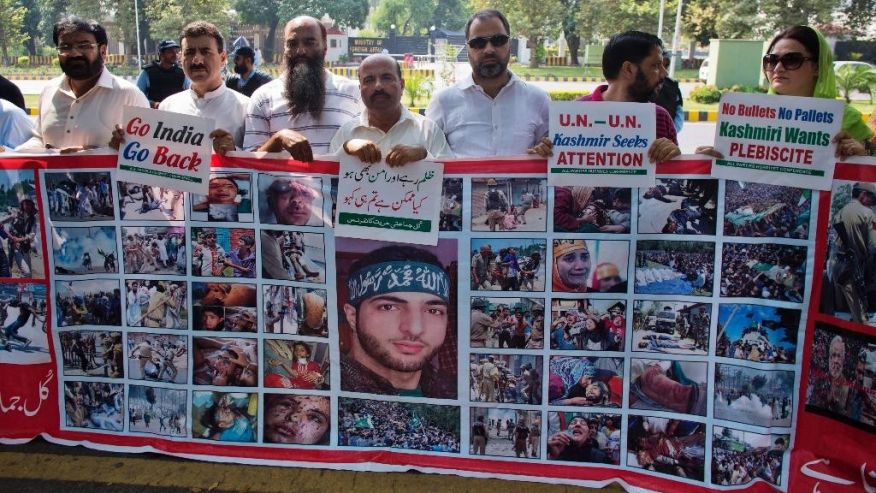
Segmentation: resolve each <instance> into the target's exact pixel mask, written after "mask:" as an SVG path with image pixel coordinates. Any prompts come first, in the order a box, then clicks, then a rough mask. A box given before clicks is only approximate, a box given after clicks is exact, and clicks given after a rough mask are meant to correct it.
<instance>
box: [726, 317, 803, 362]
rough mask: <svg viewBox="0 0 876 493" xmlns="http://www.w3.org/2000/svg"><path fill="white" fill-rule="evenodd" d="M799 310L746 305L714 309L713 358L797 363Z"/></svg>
mask: <svg viewBox="0 0 876 493" xmlns="http://www.w3.org/2000/svg"><path fill="white" fill-rule="evenodd" d="M799 328H800V310H792V309H789V308H777V307H773V306H761V305H753V304H752V305H748V304H735V303H728V304H721V306H720V307H719V308H718V344H717V347H716V348H715V353H716V355H717V356H723V357H725V358H734V359H742V360H747V361H757V362H761V363H794V362H795V361H797V332H798V330H799Z"/></svg>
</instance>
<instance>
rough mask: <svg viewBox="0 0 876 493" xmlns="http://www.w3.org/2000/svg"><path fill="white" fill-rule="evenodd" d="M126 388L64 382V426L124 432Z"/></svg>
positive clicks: (122, 386) (121, 385)
mask: <svg viewBox="0 0 876 493" xmlns="http://www.w3.org/2000/svg"><path fill="white" fill-rule="evenodd" d="M124 416H125V386H124V385H123V384H120V383H103V382H77V381H73V382H64V424H65V425H66V426H70V427H74V428H92V429H96V430H106V431H118V432H120V431H122V430H123V429H124V425H125V417H124Z"/></svg>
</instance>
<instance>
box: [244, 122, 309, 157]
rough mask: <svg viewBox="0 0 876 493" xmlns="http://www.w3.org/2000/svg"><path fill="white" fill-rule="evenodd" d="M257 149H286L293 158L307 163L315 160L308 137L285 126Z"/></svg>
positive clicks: (275, 150)
mask: <svg viewBox="0 0 876 493" xmlns="http://www.w3.org/2000/svg"><path fill="white" fill-rule="evenodd" d="M257 150H259V151H263V152H280V151H286V152H288V153H289V154H291V155H292V159H296V160H298V161H304V162H306V163H309V162H311V161H313V149H311V148H310V142H308V141H307V137H305V136H303V135H301V134H300V133H298V132H296V131H294V130H290V129H288V128H284V129H283V130H280V131H279V132H277V133H275V134H274V135H272V136H271V138H270V139H268V141H267V142H265V143H264V144H262V146H261V147H259V148H258V149H257Z"/></svg>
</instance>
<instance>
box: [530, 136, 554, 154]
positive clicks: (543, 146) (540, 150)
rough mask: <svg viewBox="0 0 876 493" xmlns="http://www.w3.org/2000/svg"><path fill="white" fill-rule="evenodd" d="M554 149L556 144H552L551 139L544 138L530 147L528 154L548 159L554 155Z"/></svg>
mask: <svg viewBox="0 0 876 493" xmlns="http://www.w3.org/2000/svg"><path fill="white" fill-rule="evenodd" d="M553 149H554V144H553V143H552V142H551V139H549V138H547V137H542V138H541V141H539V143H538V144H535V145H534V146H532V147H530V148H529V149H527V150H526V152H528V153H530V154H538V155H539V156H541V157H548V156H550V155H552V154H553V153H554V151H553Z"/></svg>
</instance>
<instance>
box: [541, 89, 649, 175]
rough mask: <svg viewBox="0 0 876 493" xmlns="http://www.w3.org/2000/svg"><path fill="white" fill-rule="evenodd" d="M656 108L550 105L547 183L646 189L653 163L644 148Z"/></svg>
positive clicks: (641, 105)
mask: <svg viewBox="0 0 876 493" xmlns="http://www.w3.org/2000/svg"><path fill="white" fill-rule="evenodd" d="M655 111H656V110H655V109H654V105H651V104H639V103H617V102H608V101H604V102H592V103H587V104H579V103H578V102H553V103H551V104H550V133H549V138H550V139H551V141H552V143H553V154H551V156H550V157H549V158H548V172H549V173H548V181H549V183H550V184H551V185H555V186H559V185H570V184H572V185H586V186H594V185H595V186H620V185H623V186H629V187H646V186H650V185H652V184H653V183H654V169H655V167H656V166H655V165H654V164H653V163H651V161H650V159H648V149H649V148H650V147H651V144H653V143H654V140H655V135H656V132H657V125H656V113H655Z"/></svg>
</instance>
